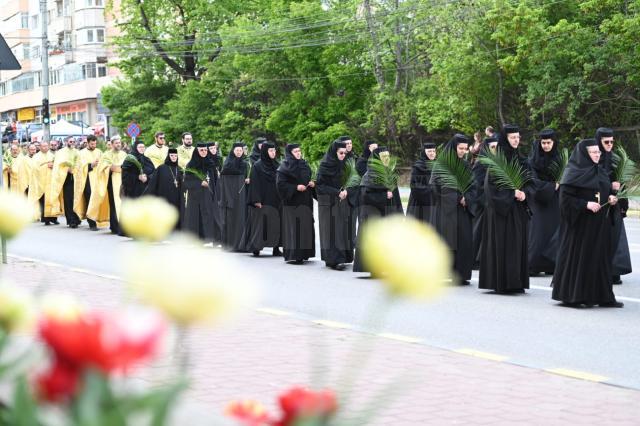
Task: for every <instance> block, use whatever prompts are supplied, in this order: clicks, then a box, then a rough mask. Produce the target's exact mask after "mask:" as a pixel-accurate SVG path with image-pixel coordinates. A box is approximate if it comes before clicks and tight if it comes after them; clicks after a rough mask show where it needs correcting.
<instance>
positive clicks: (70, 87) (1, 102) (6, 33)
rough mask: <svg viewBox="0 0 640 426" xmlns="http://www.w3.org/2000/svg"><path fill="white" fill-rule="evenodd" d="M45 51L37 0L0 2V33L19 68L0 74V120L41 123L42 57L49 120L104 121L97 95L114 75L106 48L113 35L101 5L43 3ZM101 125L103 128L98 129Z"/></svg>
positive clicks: (100, 0) (91, 0)
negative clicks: (45, 63)
mask: <svg viewBox="0 0 640 426" xmlns="http://www.w3.org/2000/svg"><path fill="white" fill-rule="evenodd" d="M46 1H47V37H48V39H49V48H48V49H46V50H47V51H46V52H45V49H44V48H43V43H42V40H41V38H40V37H41V33H42V27H41V25H42V16H41V13H40V0H0V34H2V35H3V37H5V39H6V41H7V43H8V44H9V46H10V47H11V49H12V51H13V53H14V54H15V55H16V58H17V59H18V60H19V61H20V64H21V65H22V70H20V71H2V72H0V121H2V122H10V121H12V120H17V121H18V122H19V123H20V124H21V125H23V126H24V125H27V124H29V123H39V122H41V115H42V108H41V105H42V86H41V80H42V63H41V60H42V57H41V55H44V54H48V56H49V58H48V59H49V85H50V87H49V104H50V112H51V119H52V121H54V120H59V119H65V120H67V121H74V122H81V123H84V124H85V125H88V126H93V125H95V124H96V123H106V122H108V117H106V114H105V112H106V111H105V110H104V108H103V107H102V105H100V96H99V93H100V90H101V88H102V87H103V86H105V85H107V84H109V83H110V82H111V81H112V79H113V78H114V77H115V76H117V75H118V71H117V69H116V68H114V67H113V66H110V63H112V62H113V60H114V54H113V51H112V50H111V49H109V48H107V46H106V43H107V41H108V39H109V37H110V36H113V35H116V34H117V29H116V28H115V26H114V22H115V20H114V19H113V18H111V17H109V16H105V15H106V14H105V3H106V1H107V0H46ZM103 126H104V124H103Z"/></svg>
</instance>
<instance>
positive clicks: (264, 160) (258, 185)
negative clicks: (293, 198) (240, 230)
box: [244, 142, 282, 256]
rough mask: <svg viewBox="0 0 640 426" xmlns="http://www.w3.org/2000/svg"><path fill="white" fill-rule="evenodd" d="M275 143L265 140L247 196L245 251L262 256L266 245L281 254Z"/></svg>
mask: <svg viewBox="0 0 640 426" xmlns="http://www.w3.org/2000/svg"><path fill="white" fill-rule="evenodd" d="M276 155H277V151H276V146H275V144H272V143H270V142H263V143H262V147H261V148H260V160H258V161H256V162H255V163H254V164H253V168H252V169H251V176H250V179H251V184H250V185H249V194H248V196H247V205H248V206H249V214H248V216H247V225H246V226H245V237H244V240H245V241H246V246H245V250H246V251H248V252H251V253H253V255H254V256H259V255H260V251H261V250H262V249H263V248H265V247H273V255H274V256H280V255H282V253H281V252H280V250H279V248H278V247H279V246H280V245H281V240H282V238H281V234H280V232H281V226H280V220H281V219H280V217H281V209H280V206H281V200H280V196H279V195H278V189H277V188H276V170H278V166H279V164H278V162H277V161H276V159H275V157H276Z"/></svg>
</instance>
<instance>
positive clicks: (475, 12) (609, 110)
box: [103, 0, 640, 159]
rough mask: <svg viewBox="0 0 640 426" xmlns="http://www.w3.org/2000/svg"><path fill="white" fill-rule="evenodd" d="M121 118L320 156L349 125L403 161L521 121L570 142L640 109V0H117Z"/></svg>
mask: <svg viewBox="0 0 640 426" xmlns="http://www.w3.org/2000/svg"><path fill="white" fill-rule="evenodd" d="M121 9H122V10H121V11H120V12H121V16H127V17H129V18H128V20H127V21H126V22H123V23H122V25H121V31H122V35H121V36H120V37H119V38H118V39H117V41H116V43H115V44H116V47H117V48H118V49H119V52H120V54H121V57H122V58H123V60H122V61H121V62H120V64H119V66H120V68H121V70H122V71H123V77H122V79H121V80H118V81H116V82H115V83H114V84H113V85H111V86H109V87H107V88H105V89H104V92H103V94H104V99H105V104H106V105H107V106H108V107H109V108H110V109H111V111H112V112H113V114H114V123H115V124H116V125H117V126H119V127H123V126H125V125H126V123H128V122H129V121H131V120H132V119H135V120H136V121H138V122H140V123H141V124H142V128H143V132H144V134H145V135H149V134H150V133H151V132H152V131H155V130H159V129H162V130H163V131H165V132H166V133H167V134H168V135H169V136H170V139H173V140H178V138H179V134H180V133H182V132H183V131H191V132H192V133H193V134H194V136H195V137H196V139H199V140H219V141H221V142H222V143H223V146H228V144H230V143H232V142H233V141H235V140H238V139H243V140H250V139H252V138H254V137H256V136H267V137H269V138H271V139H273V140H276V141H279V142H282V143H284V142H297V143H301V144H302V146H303V150H304V152H305V155H306V156H307V157H309V158H315V159H317V158H319V157H320V156H321V155H322V154H323V153H324V152H325V150H326V146H327V144H328V143H329V142H330V141H332V140H333V139H335V138H336V137H337V136H340V135H342V134H350V135H352V137H353V138H354V140H355V141H356V145H358V144H359V143H362V142H363V141H364V140H365V139H376V140H378V141H379V142H384V143H385V144H386V145H389V146H390V147H391V149H392V150H393V151H395V152H396V153H397V154H398V155H400V156H401V157H402V158H405V159H408V158H410V157H411V156H412V154H413V153H414V151H415V150H416V148H417V147H418V144H419V143H421V142H423V141H425V140H426V139H430V138H431V139H436V140H440V139H443V140H444V139H446V138H447V137H446V136H445V135H447V134H449V133H450V132H451V131H453V130H461V131H464V132H467V133H472V132H474V131H477V130H480V129H483V128H484V127H485V126H487V125H493V126H494V127H500V125H501V124H504V123H506V122H515V123H518V124H520V125H521V127H523V128H524V130H525V132H524V133H525V136H526V137H527V138H528V137H529V136H531V135H532V134H533V133H534V132H535V130H539V129H541V128H542V127H546V126H552V127H555V128H556V129H558V130H559V131H560V133H561V135H562V136H563V139H564V140H565V141H572V140H574V139H576V138H579V137H585V136H588V135H591V134H593V132H594V130H595V128H597V127H599V126H601V125H607V126H610V127H614V128H615V127H629V126H634V125H638V124H639V118H640V62H638V61H637V60H636V58H637V57H638V56H639V55H640V44H638V43H637V34H639V33H640V0H606V1H605V0H558V1H555V0H554V1H552V2H549V1H544V0H522V1H514V0H458V1H449V0H436V1H427V0H404V1H399V0H358V1H355V0H342V1H338V0H330V1H327V0H325V1H319V0H313V1H312V0H298V1H290V0H278V1H266V0H254V1H250V2H233V1H225V0H223V1H215V2H211V1H208V0H170V1H164V0H123V1H122V3H121Z"/></svg>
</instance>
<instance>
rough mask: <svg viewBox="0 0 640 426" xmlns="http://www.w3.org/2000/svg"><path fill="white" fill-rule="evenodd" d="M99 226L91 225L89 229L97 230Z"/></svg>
mask: <svg viewBox="0 0 640 426" xmlns="http://www.w3.org/2000/svg"><path fill="white" fill-rule="evenodd" d="M97 230H98V227H97V226H90V227H89V231H97Z"/></svg>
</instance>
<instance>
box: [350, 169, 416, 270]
mask: <svg viewBox="0 0 640 426" xmlns="http://www.w3.org/2000/svg"><path fill="white" fill-rule="evenodd" d="M365 178H366V175H365ZM363 180H364V178H363ZM367 185H368V186H364V185H361V186H360V209H359V211H358V238H357V240H358V243H356V253H355V258H354V259H355V260H354V262H353V272H369V269H368V268H367V267H366V266H365V265H364V262H363V261H362V251H361V250H362V249H361V248H360V247H359V246H360V244H359V240H360V238H361V236H360V230H361V229H363V228H362V227H363V226H364V225H365V224H366V223H367V221H368V220H369V219H372V218H377V217H385V216H389V215H391V214H394V213H397V214H404V211H403V210H402V202H401V201H400V192H399V191H398V188H395V189H394V190H393V191H392V193H393V197H391V199H389V198H387V191H388V190H387V188H384V187H379V186H376V185H373V184H370V183H369V184H367Z"/></svg>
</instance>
